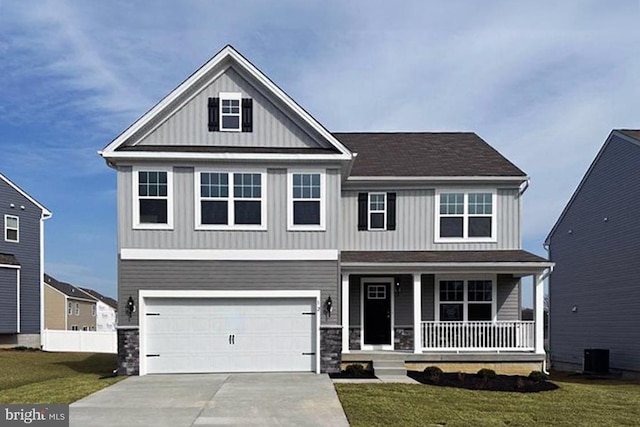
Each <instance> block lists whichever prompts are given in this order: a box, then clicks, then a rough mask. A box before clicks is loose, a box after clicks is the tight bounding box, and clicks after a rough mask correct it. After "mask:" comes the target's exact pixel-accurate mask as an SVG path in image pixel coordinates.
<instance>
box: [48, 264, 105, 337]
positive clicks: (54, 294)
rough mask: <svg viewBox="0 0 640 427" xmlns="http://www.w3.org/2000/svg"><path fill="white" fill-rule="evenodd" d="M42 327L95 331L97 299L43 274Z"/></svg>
mask: <svg viewBox="0 0 640 427" xmlns="http://www.w3.org/2000/svg"><path fill="white" fill-rule="evenodd" d="M43 288H44V328H45V329H58V330H69V331H95V330H96V308H97V307H96V306H97V301H96V299H95V298H93V297H92V296H91V295H89V294H87V293H85V292H83V291H82V290H80V288H77V287H75V286H73V285H71V284H69V283H64V282H60V281H58V280H56V279H54V278H53V277H51V276H49V275H48V274H45V275H44V286H43Z"/></svg>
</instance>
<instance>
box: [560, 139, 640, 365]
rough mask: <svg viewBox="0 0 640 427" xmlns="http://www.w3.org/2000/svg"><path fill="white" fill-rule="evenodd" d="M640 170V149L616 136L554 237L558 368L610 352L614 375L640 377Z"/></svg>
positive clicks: (579, 363) (595, 166) (584, 184)
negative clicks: (587, 354)
mask: <svg viewBox="0 0 640 427" xmlns="http://www.w3.org/2000/svg"><path fill="white" fill-rule="evenodd" d="M639 170H640V147H638V146H637V145H635V144H633V143H630V142H628V141H625V140H622V139H619V138H617V137H615V136H614V137H613V140H612V141H611V142H610V144H609V145H608V146H607V147H606V148H605V149H604V151H603V152H602V154H601V156H600V158H599V159H598V161H597V163H596V164H595V165H594V166H593V168H592V170H591V174H590V175H589V177H588V178H587V179H586V180H585V182H584V183H583V185H582V187H581V190H580V192H579V193H577V194H576V196H575V198H574V200H573V203H572V205H571V206H570V207H569V209H568V210H567V212H566V214H565V216H564V218H563V219H562V221H561V222H560V223H559V224H558V227H557V229H556V230H555V232H554V234H553V236H552V237H551V245H550V258H551V261H553V262H555V263H556V266H555V269H554V271H553V273H552V274H551V276H550V282H549V292H550V308H551V310H550V328H549V331H550V350H551V360H552V363H553V362H554V361H557V362H565V363H573V364H576V365H578V366H581V365H582V359H583V355H584V349H587V348H604V349H609V350H610V366H611V367H612V368H617V369H629V370H635V371H640V327H639V326H640V310H638V302H639V301H640V286H638V277H639V273H640V270H639V269H638V265H639V261H640V258H639V254H640V221H639V216H638V212H640V197H638V188H640V174H638V171H639ZM605 218H606V219H607V220H606V221H605ZM573 307H576V310H575V311H573Z"/></svg>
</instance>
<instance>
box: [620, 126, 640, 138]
mask: <svg viewBox="0 0 640 427" xmlns="http://www.w3.org/2000/svg"><path fill="white" fill-rule="evenodd" d="M619 132H620V133H622V134H624V135H626V136H628V137H629V138H633V139H637V140H638V141H640V129H620V130H619Z"/></svg>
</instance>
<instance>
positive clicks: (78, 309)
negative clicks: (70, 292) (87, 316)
mask: <svg viewBox="0 0 640 427" xmlns="http://www.w3.org/2000/svg"><path fill="white" fill-rule="evenodd" d="M76 316H80V304H78V303H76Z"/></svg>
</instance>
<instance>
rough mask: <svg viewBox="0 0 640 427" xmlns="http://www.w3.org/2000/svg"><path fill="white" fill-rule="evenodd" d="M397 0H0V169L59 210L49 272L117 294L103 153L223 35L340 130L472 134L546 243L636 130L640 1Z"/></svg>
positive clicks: (51, 231)
mask: <svg viewBox="0 0 640 427" xmlns="http://www.w3.org/2000/svg"><path fill="white" fill-rule="evenodd" d="M345 3H346V4H345ZM391 3H392V2H370V1H368V2H360V1H350V2H341V1H322V2H298V1H289V2H281V1H274V2H264V1H238V2H223V1H180V2H175V1H153V2H151V1H136V2H131V1H109V2H88V1H30V0H15V1H11V0H9V1H7V0H0V58H1V60H0V146H1V147H2V151H1V152H2V155H1V156H0V171H2V173H4V174H5V175H7V176H8V177H9V178H10V179H12V180H13V181H14V182H16V183H17V184H18V185H20V186H21V187H22V188H24V189H25V190H26V191H27V192H29V193H30V194H31V195H32V196H34V197H35V198H37V199H38V200H39V201H40V202H42V203H43V204H44V205H46V206H47V207H48V208H49V209H50V210H52V211H53V213H54V215H53V218H51V219H50V220H48V221H47V223H46V261H45V267H46V271H47V272H48V273H49V274H51V275H53V276H54V277H56V278H58V279H60V280H64V281H69V282H71V283H74V284H77V285H82V286H89V287H93V288H94V289H96V290H98V291H100V292H102V293H104V294H106V295H110V296H115V294H116V274H117V272H116V252H117V248H116V199H115V195H116V186H115V173H114V171H113V170H111V169H109V168H108V167H107V166H106V165H105V163H104V162H103V161H102V159H101V158H100V157H99V156H98V155H97V154H96V151H98V150H99V149H101V148H103V147H104V146H105V145H106V144H108V143H109V142H110V141H111V140H112V139H113V138H115V137H116V136H117V135H118V134H119V133H120V132H121V131H122V130H124V129H125V128H126V127H127V126H128V125H129V124H131V123H132V122H133V121H135V120H136V119H137V118H138V117H139V116H140V115H141V114H143V113H144V112H145V111H146V110H147V109H148V108H150V107H151V106H152V105H153V104H155V102H157V101H158V100H159V99H160V98H161V97H163V96H164V95H166V94H167V93H168V92H169V91H171V90H172V89H173V88H174V87H175V86H176V85H177V84H179V83H180V82H181V81H182V80H184V79H185V78H186V77H187V76H189V75H190V74H191V73H192V72H193V71H194V70H195V69H197V68H198V67H199V66H200V65H202V64H203V63H204V62H206V61H207V60H208V59H209V58H210V57H211V56H212V55H213V54H215V53H216V52H217V51H218V50H219V49H220V48H222V47H223V46H224V45H225V44H227V43H231V44H232V45H234V47H236V48H237V49H238V50H239V51H240V52H241V53H242V54H243V55H245V56H246V57H247V58H248V59H249V60H250V61H252V62H253V63H254V64H255V65H256V66H257V67H258V68H260V69H261V70H262V71H263V72H264V73H265V74H267V75H268V76H269V77H270V78H271V79H272V80H273V81H275V82H276V83H277V84H278V85H279V86H280V87H281V88H282V89H284V90H285V91H286V92H287V93H288V94H289V95H290V96H292V97H293V98H294V99H295V100H296V101H298V102H299V103H300V104H301V105H302V106H303V107H305V109H307V111H309V112H310V113H311V114H312V115H313V116H314V117H315V118H316V119H318V120H319V121H320V122H321V123H323V124H324V125H325V126H326V127H327V128H328V129H330V130H332V131H392V130H393V131H475V132H476V133H478V134H479V135H480V136H481V137H483V138H484V139H485V140H486V141H488V142H489V143H490V144H491V145H493V146H494V147H495V148H497V149H498V150H499V151H500V152H502V153H503V154H504V155H505V156H507V157H508V158H509V159H510V160H512V161H513V162H514V163H515V164H517V165H518V166H519V167H520V168H521V169H523V170H525V171H526V172H527V173H528V174H529V175H530V176H531V179H532V180H531V187H530V188H529V190H528V191H527V193H526V194H525V204H524V219H523V246H524V248H525V249H527V250H530V251H532V252H535V253H538V254H545V252H544V250H543V249H542V241H543V239H544V237H545V236H546V234H547V232H548V231H549V229H550V228H551V226H552V225H553V223H554V222H555V219H556V218H557V216H558V214H559V213H560V211H561V210H562V208H563V207H564V205H565V203H566V201H567V200H568V198H569V197H570V195H571V193H572V192H573V190H574V189H575V187H576V185H577V184H578V182H579V180H580V178H581V177H582V175H583V174H584V172H585V170H586V169H587V167H588V165H589V164H590V162H591V160H592V159H593V158H594V156H595V154H596V153H597V151H598V149H599V148H600V146H601V145H602V144H603V142H604V140H605V138H606V137H607V135H608V134H609V132H610V131H611V129H613V128H640V113H639V111H640V29H639V27H638V22H640V2H638V1H637V0H628V1H624V0H623V1H618V2H602V1H564V2H555V1H553V2H546V1H538V2H526V3H525V2H513V1H491V2H476V1H451V2H441V1H415V2H410V1H408V2H402V3H400V4H391ZM526 299H527V298H526V297H525V300H526Z"/></svg>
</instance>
